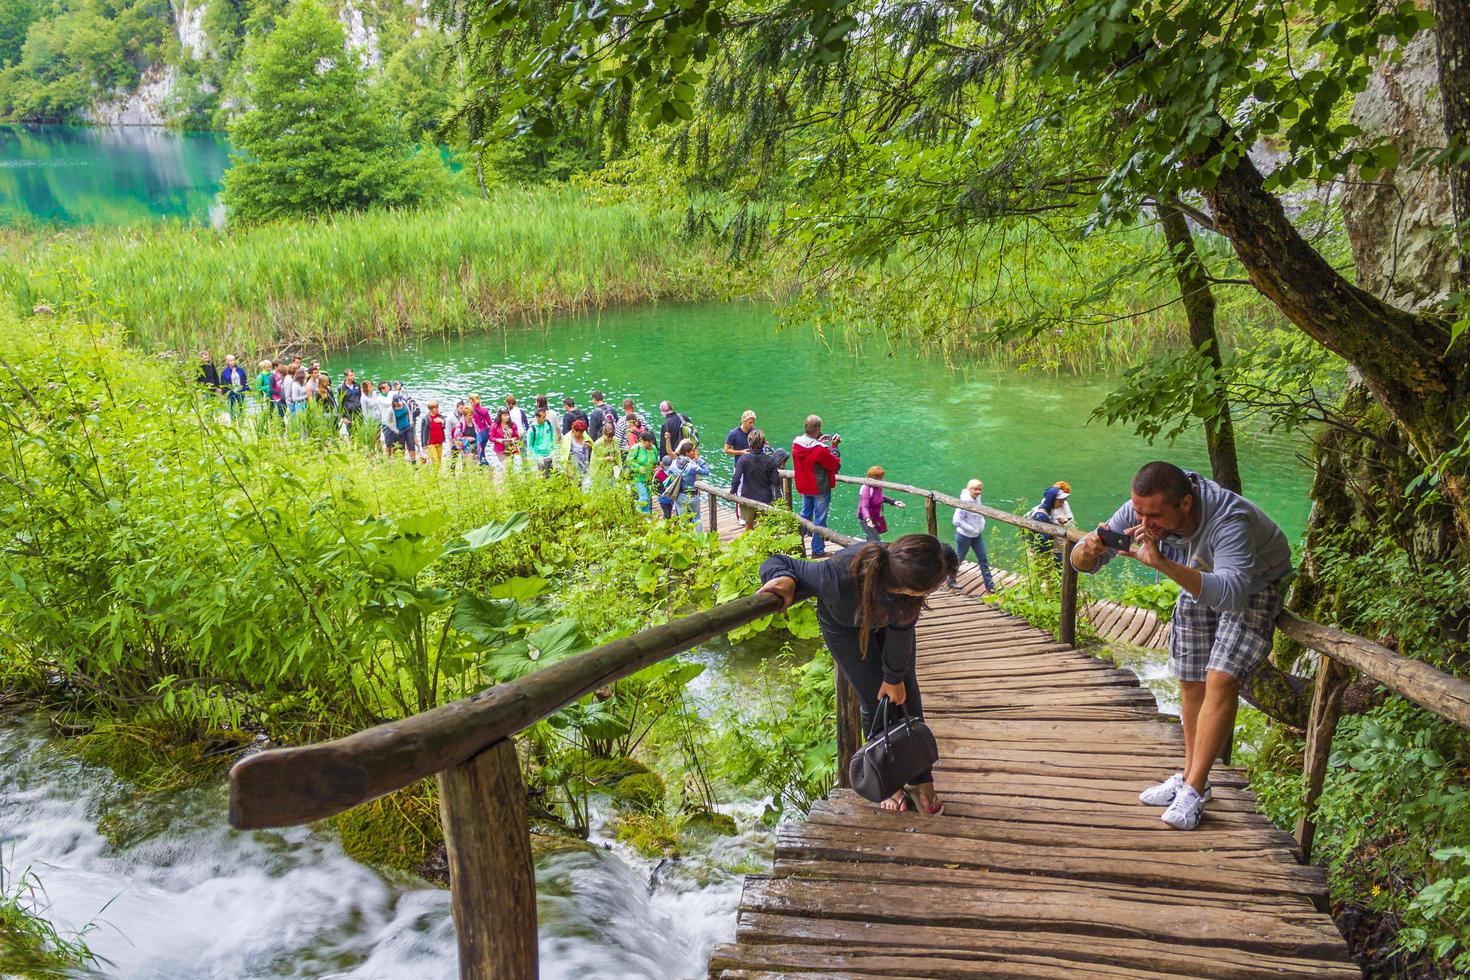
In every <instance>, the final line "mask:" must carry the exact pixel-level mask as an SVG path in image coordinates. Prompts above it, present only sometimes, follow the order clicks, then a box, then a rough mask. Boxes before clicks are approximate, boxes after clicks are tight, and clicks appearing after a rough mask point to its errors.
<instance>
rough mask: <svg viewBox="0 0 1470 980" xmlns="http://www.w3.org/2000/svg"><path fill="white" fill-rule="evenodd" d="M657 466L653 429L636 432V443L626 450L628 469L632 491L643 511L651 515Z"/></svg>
mask: <svg viewBox="0 0 1470 980" xmlns="http://www.w3.org/2000/svg"><path fill="white" fill-rule="evenodd" d="M657 468H658V450H657V449H655V448H653V430H652V429H643V430H641V431H640V432H639V433H638V444H637V445H636V446H634V447H633V448H632V449H631V450H629V451H628V471H629V473H630V474H631V475H632V478H633V492H634V493H635V494H636V495H637V497H638V507H639V509H641V510H642V511H643V513H645V514H648V515H649V516H652V515H653V487H654V486H655V485H656V484H655V483H654V482H653V472H654V470H655V469H657Z"/></svg>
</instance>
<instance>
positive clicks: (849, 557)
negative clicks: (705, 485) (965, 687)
mask: <svg viewBox="0 0 1470 980" xmlns="http://www.w3.org/2000/svg"><path fill="white" fill-rule="evenodd" d="M750 455H752V456H754V455H756V454H755V453H751V454H750ZM959 564H960V560H959V556H958V555H956V554H955V552H954V549H953V548H951V547H950V546H949V545H947V544H943V543H941V542H940V541H938V540H937V539H935V538H932V537H930V536H929V535H927V534H906V535H904V536H903V537H901V538H899V539H898V540H897V541H894V542H891V543H889V542H883V541H870V542H867V543H865V544H855V545H850V546H848V547H846V548H843V549H842V550H841V551H839V552H837V553H836V554H835V555H832V556H831V557H830V558H828V559H826V560H825V561H804V560H802V559H800V558H793V557H791V556H790V555H772V556H771V557H770V558H767V559H766V560H765V563H764V564H762V565H761V571H760V576H761V581H762V582H763V583H764V584H763V585H762V586H761V591H762V592H772V593H775V594H776V595H778V596H780V597H781V598H782V599H783V600H785V603H786V606H783V607H782V608H783V609H784V608H786V607H787V606H790V605H791V603H792V602H796V601H799V600H801V599H808V598H812V597H815V598H816V600H817V624H818V625H819V626H820V627H821V628H822V639H823V640H825V641H826V644H827V649H828V650H830V651H832V659H833V660H835V661H836V662H837V669H838V670H840V671H842V676H843V677H845V678H846V679H847V682H848V683H849V684H851V685H852V687H853V690H854V691H856V692H857V696H858V703H859V706H860V707H861V709H862V718H863V731H865V732H866V731H869V730H870V729H871V727H872V723H873V713H874V712H875V711H876V710H877V708H878V701H879V699H880V698H884V697H886V698H888V700H889V701H890V702H891V703H893V704H897V705H905V706H906V707H907V709H908V713H909V714H910V715H913V716H915V717H919V716H922V715H923V711H924V706H923V702H922V701H921V700H920V697H919V679H918V676H917V675H916V674H915V672H914V650H915V645H914V644H915V640H914V624H915V623H916V622H917V621H918V618H919V613H920V611H922V610H923V608H924V605H925V603H924V600H925V598H926V597H927V596H928V595H929V594H930V593H932V592H933V591H934V590H935V589H937V588H939V587H940V586H941V585H943V584H944V582H945V581H946V580H947V579H948V578H949V577H950V576H951V575H953V574H954V573H955V571H956V569H958V568H959ZM912 790H913V792H912V795H910V793H909V792H908V789H907V788H906V789H905V790H902V791H900V792H898V793H895V794H894V795H893V796H892V797H891V798H890V799H887V800H885V801H883V803H882V804H881V806H882V808H883V809H885V810H908V809H912V808H914V807H915V806H917V807H918V808H919V809H921V810H922V811H924V812H925V813H928V814H930V815H931V816H937V815H939V814H941V813H943V812H944V804H943V803H941V802H940V801H939V798H938V796H936V795H935V792H934V779H933V776H932V775H931V774H930V773H922V774H920V775H919V776H917V777H916V778H915V780H914V784H913V786H912Z"/></svg>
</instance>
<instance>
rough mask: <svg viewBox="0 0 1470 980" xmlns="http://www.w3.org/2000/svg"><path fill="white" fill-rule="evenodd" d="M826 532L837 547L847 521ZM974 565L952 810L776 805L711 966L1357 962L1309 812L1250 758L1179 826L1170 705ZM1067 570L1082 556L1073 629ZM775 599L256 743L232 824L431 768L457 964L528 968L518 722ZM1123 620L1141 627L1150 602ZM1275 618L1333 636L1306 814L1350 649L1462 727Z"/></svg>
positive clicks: (377, 787)
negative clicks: (313, 731) (760, 870)
mask: <svg viewBox="0 0 1470 980" xmlns="http://www.w3.org/2000/svg"><path fill="white" fill-rule="evenodd" d="M853 482H857V481H853ZM885 488H892V489H896V490H898V491H900V492H918V493H927V494H929V500H928V505H927V507H928V511H929V523H930V527H931V528H933V527H934V503H935V501H936V500H940V501H943V502H948V501H949V500H950V499H952V498H945V497H943V496H942V495H939V494H935V493H933V492H930V491H923V490H919V489H918V488H906V487H903V486H901V485H894V484H886V485H885ZM703 489H704V490H705V492H706V493H707V494H708V495H709V500H708V503H707V505H706V506H707V507H708V510H707V511H706V520H708V521H710V522H712V523H723V525H724V526H723V527H722V528H719V530H721V531H722V532H723V533H724V534H726V535H728V534H730V533H731V530H732V527H733V525H734V523H735V522H734V520H733V517H734V515H733V513H731V512H729V511H727V510H725V509H724V508H723V507H719V506H718V505H717V504H716V501H715V498H716V497H724V498H728V497H729V495H728V494H725V493H723V492H721V491H719V490H718V489H716V488H713V487H708V486H705V487H703ZM955 503H961V502H959V501H955ZM974 509H979V510H981V512H982V513H984V514H985V515H986V516H988V517H991V518H993V519H1000V520H1002V521H1003V522H1004V523H1008V524H1013V525H1017V526H1020V527H1025V528H1027V529H1028V530H1033V531H1034V530H1041V531H1042V532H1043V533H1051V534H1054V535H1056V536H1058V537H1059V538H1064V539H1065V538H1066V537H1067V535H1066V532H1063V531H1060V530H1059V529H1055V528H1052V529H1051V530H1047V529H1046V528H1045V527H1044V526H1032V522H1028V521H1026V520H1025V519H1024V518H1017V517H1015V516H1014V515H1009V514H1003V513H1001V512H998V511H993V510H991V509H990V508H983V509H981V508H978V507H976V508H974ZM707 526H708V525H707ZM812 530H813V531H815V532H816V533H821V534H823V535H824V536H825V537H828V538H829V539H832V540H833V543H834V544H842V543H845V542H846V541H848V540H851V539H847V538H845V537H844V536H842V535H840V534H836V533H835V532H831V531H829V530H826V529H820V530H817V529H812ZM1064 543H1065V544H1066V545H1067V547H1068V548H1070V542H1069V541H1066V542H1064ZM974 574H976V573H974V572H973V571H972V570H971V571H967V574H966V576H964V577H962V578H961V582H960V585H961V587H960V589H959V590H950V589H944V590H941V593H940V594H937V595H936V596H934V597H933V598H932V600H931V607H932V608H931V609H930V610H929V611H928V612H926V613H925V614H924V615H923V616H922V617H921V619H920V622H919V627H918V631H919V642H918V651H919V653H918V671H919V676H920V680H921V683H922V685H923V689H924V703H925V714H926V719H927V720H928V721H929V723H930V724H931V726H932V727H933V729H934V731H935V734H936V736H937V737H938V740H939V747H940V754H941V760H940V763H939V765H938V766H937V767H936V770H935V773H936V785H937V788H938V789H939V792H940V794H941V796H942V797H943V798H944V799H945V800H946V813H945V815H943V816H940V817H929V816H925V815H920V814H916V813H884V812H880V811H878V810H876V809H875V808H874V807H873V805H872V804H870V803H868V802H866V801H864V800H861V799H859V798H857V797H856V796H855V795H854V794H853V793H852V792H851V791H849V790H844V789H838V790H836V791H835V792H834V793H833V794H832V796H831V798H830V799H828V800H827V801H825V802H823V803H819V804H818V805H816V806H815V807H813V809H812V811H811V813H810V814H809V816H808V817H807V818H806V819H805V820H803V821H800V822H793V823H789V824H786V825H783V826H782V827H781V828H780V831H779V837H778V842H777V848H776V855H775V860H774V863H773V866H772V869H771V872H770V873H769V874H763V875H753V876H750V877H749V878H748V879H747V881H746V885H745V891H744V895H743V898H742V901H741V906H740V912H739V919H738V923H737V931H736V936H735V941H734V942H733V943H729V944H725V945H722V946H719V947H717V948H716V949H715V950H714V953H713V956H712V957H711V960H710V975H711V976H712V977H718V978H724V980H746V978H757V977H761V978H776V977H781V978H791V980H802V978H817V977H821V978H826V980H831V978H835V977H889V978H893V977H909V978H919V977H925V978H927V977H965V978H969V977H1023V976H1024V977H1042V976H1048V977H1049V976H1074V975H1083V976H1098V977H1144V976H1148V977H1222V978H1224V977H1231V978H1233V977H1266V976H1274V977H1293V976H1302V977H1305V976H1311V977H1348V976H1357V975H1359V970H1358V968H1357V966H1356V965H1355V964H1354V963H1353V961H1352V960H1351V958H1350V957H1349V954H1348V950H1347V947H1346V944H1345V943H1344V941H1343V939H1342V937H1341V935H1340V934H1339V933H1338V930H1337V927H1336V926H1335V925H1334V923H1333V921H1332V919H1331V918H1330V916H1328V914H1327V913H1326V911H1325V908H1326V884H1325V882H1324V880H1323V877H1322V873H1321V872H1320V870H1318V869H1317V868H1315V867H1313V866H1311V865H1310V864H1307V863H1306V861H1305V858H1306V856H1307V855H1308V854H1309V853H1310V848H1311V833H1312V824H1311V821H1310V820H1306V821H1304V822H1303V824H1302V825H1301V826H1299V827H1298V831H1297V834H1296V836H1295V837H1293V836H1292V835H1289V834H1287V833H1285V832H1283V831H1281V830H1278V829H1276V828H1275V827H1273V826H1272V825H1271V824H1270V823H1269V822H1268V821H1267V820H1266V819H1265V817H1263V816H1262V815H1260V814H1259V813H1258V812H1256V808H1255V803H1254V800H1253V798H1252V796H1251V794H1250V792H1249V791H1248V790H1247V789H1246V787H1245V780H1244V777H1243V775H1242V774H1241V773H1240V771H1238V770H1234V769H1230V768H1228V767H1222V768H1217V769H1216V771H1215V773H1214V780H1215V783H1214V786H1215V797H1214V800H1213V801H1212V802H1211V803H1210V804H1209V805H1208V806H1207V808H1206V810H1205V817H1204V820H1203V821H1202V822H1201V824H1200V826H1199V828H1198V829H1197V830H1195V831H1193V832H1188V833H1181V832H1176V831H1172V830H1170V829H1169V828H1168V827H1167V826H1166V825H1165V824H1164V823H1163V822H1162V821H1161V820H1160V819H1159V812H1160V811H1158V810H1156V809H1153V808H1149V807H1145V806H1142V805H1140V804H1139V803H1138V800H1137V794H1138V792H1139V790H1140V789H1141V788H1142V787H1143V786H1145V785H1147V784H1148V783H1149V782H1150V781H1153V780H1156V779H1158V778H1161V777H1162V776H1164V775H1167V774H1168V773H1169V772H1171V771H1174V769H1176V768H1177V765H1178V761H1179V759H1180V756H1181V751H1182V749H1181V738H1182V736H1181V734H1180V730H1179V727H1178V726H1177V724H1174V723H1172V722H1171V721H1170V720H1169V719H1166V718H1165V717H1164V716H1161V715H1160V714H1159V713H1158V710H1157V707H1156V705H1155V702H1154V699H1153V696H1152V695H1151V694H1149V693H1148V692H1147V691H1145V690H1142V689H1141V688H1140V687H1139V686H1138V682H1137V680H1136V679H1135V678H1134V677H1133V675H1132V674H1130V673H1128V672H1126V671H1121V670H1117V669H1115V668H1113V667H1112V666H1110V665H1109V664H1107V663H1106V662H1104V661H1101V660H1098V659H1096V658H1094V657H1092V656H1090V655H1088V654H1086V653H1083V652H1080V651H1078V650H1076V649H1074V648H1073V645H1072V643H1071V642H1063V639H1062V638H1054V637H1052V636H1051V635H1050V634H1047V633H1044V632H1042V631H1041V630H1038V629H1036V628H1034V627H1032V626H1030V625H1028V624H1027V623H1025V622H1024V621H1022V620H1019V619H1016V618H1014V617H1011V616H1008V615H1006V614H1005V613H1003V612H1001V611H1000V610H998V609H997V608H995V607H994V606H993V605H991V604H988V603H985V602H983V601H981V600H980V599H979V598H977V597H976V596H974V595H972V594H969V593H971V592H973V591H974V584H973V582H972V580H971V579H970V577H969V576H971V575H974ZM1075 584H1076V583H1075V575H1070V576H1065V577H1064V595H1063V610H1064V615H1063V621H1062V628H1061V630H1060V632H1061V633H1064V634H1065V633H1070V632H1071V631H1070V630H1069V628H1068V619H1067V615H1068V614H1067V608H1066V607H1067V604H1068V603H1067V595H1066V594H1065V593H1066V590H1067V589H1071V590H1072V591H1071V596H1072V600H1071V607H1072V608H1071V615H1074V616H1075V614H1076V602H1075ZM778 607H779V600H777V599H776V598H775V597H774V596H771V595H769V594H761V593H758V594H756V595H751V596H745V597H741V598H737V599H734V600H732V601H728V602H725V603H723V604H722V605H720V606H717V607H716V608H714V609H712V610H709V611H706V612H702V613H696V614H694V615H692V616H688V617H685V618H683V619H680V620H676V621H674V622H671V623H667V624H665V625H662V626H659V627H655V628H653V629H650V630H647V631H645V632H643V633H639V634H635V635H634V636H630V637H625V638H624V639H621V640H617V641H614V642H612V643H609V644H606V645H604V646H602V647H599V648H597V649H595V650H591V651H588V652H587V653H585V654H581V655H579V656H577V657H573V658H570V659H568V660H564V661H561V662H560V663H557V664H555V665H553V666H550V667H547V668H544V669H543V670H541V671H539V672H537V673H535V674H532V675H529V676H527V677H524V678H521V679H519V680H517V681H514V682H511V683H508V684H502V685H498V686H496V687H494V688H491V689H489V690H487V691H485V692H482V693H481V694H479V695H476V696H474V697H472V698H467V699H465V700H463V701H459V702H454V703H452V704H448V705H444V706H441V707H439V708H435V709H432V710H430V711H428V712H424V713H422V714H419V715H415V716H413V717H411V718H407V719H404V720H402V721H399V722H392V723H388V724H385V725H380V726H378V727H377V728H374V729H369V730H367V731H364V732H359V733H357V734H355V735H350V736H347V737H346V738H342V739H337V740H335V741H332V742H326V743H321V744H318V745H310V746H302V747H297V748H287V749H277V750H273V751H269V752H262V753H260V754H258V755H255V756H251V757H249V758H246V759H244V760H242V761H241V762H239V763H237V764H236V766H235V768H234V770H232V772H231V776H230V781H231V807H230V819H231V823H232V824H234V826H236V827H239V828H252V827H271V826H286V825H290V824H297V823H304V822H308V821H310V820H315V819H320V818H322V817H326V816H330V815H331V814H333V813H339V812H341V811H343V810H346V809H348V808H350V807H352V806H356V805H358V804H360V803H363V802H366V801H368V800H371V799H373V798H375V797H378V796H381V795H383V794H385V793H389V792H392V791H394V790H396V789H399V788H402V787H404V786H407V785H409V784H411V783H413V782H415V781H416V780H418V779H421V778H424V777H425V776H428V775H434V774H437V775H438V778H439V784H440V796H441V805H442V809H443V818H444V828H445V837H446V840H447V842H448V851H449V863H450V876H451V887H452V892H453V910H454V918H455V924H456V929H457V932H458V937H459V951H460V972H461V976H463V977H473V978H514V980H523V978H531V977H534V976H535V975H536V973H537V932H536V895H535V879H534V874H533V868H532V863H531V852H530V843H529V838H528V835H527V823H526V813H525V805H524V789H523V787H522V784H521V778H520V769H519V762H518V759H517V756H516V752H515V749H514V743H513V742H512V740H511V739H512V736H514V735H515V734H516V733H517V732H519V731H520V730H522V729H523V728H525V727H526V726H528V725H530V724H532V723H533V722H535V721H537V720H539V719H541V718H545V717H547V716H549V715H550V714H552V713H554V712H555V711H558V710H560V709H561V708H562V707H564V706H566V705H567V704H570V703H572V702H574V701H576V700H577V699H579V698H581V697H584V696H586V695H587V694H590V693H592V692H594V691H596V690H598V689H600V688H602V687H605V686H606V685H607V684H610V683H612V682H613V681H615V680H617V679H619V678H621V677H626V676H628V675H630V674H632V673H634V672H636V671H637V670H639V669H641V668H643V667H646V666H648V665H650V664H652V663H656V662H658V661H660V660H663V659H665V658H667V657H669V656H672V655H674V654H676V653H679V652H681V651H683V650H687V649H690V648H692V647H694V646H696V645H698V644H699V643H702V642H704V641H705V640H708V639H710V638H712V637H714V636H717V635H720V634H722V633H725V632H728V631H729V630H731V629H734V628H735V627H737V626H740V625H742V624H744V623H748V622H751V621H753V620H755V619H759V618H761V617H763V616H767V615H770V614H771V613H773V612H774V611H775V610H776V609H777V608H778ZM1100 614H1101V615H1103V616H1109V617H1115V618H1118V619H1120V620H1121V617H1122V616H1123V615H1124V614H1123V613H1119V612H1117V611H1116V610H1113V609H1110V608H1104V609H1102V610H1101V613H1100ZM1129 624H1130V625H1129V628H1130V629H1132V630H1134V631H1135V633H1136V634H1137V635H1142V632H1143V631H1144V628H1145V627H1144V625H1143V624H1142V623H1141V622H1140V621H1138V620H1137V617H1136V616H1135V617H1133V618H1132V619H1130V620H1129ZM1156 625H1157V624H1155V626H1156ZM1279 626H1280V628H1281V629H1282V630H1283V632H1287V633H1288V634H1289V635H1291V636H1292V637H1293V638H1295V639H1298V640H1299V641H1300V642H1303V643H1304V644H1307V645H1308V646H1310V647H1311V648H1312V649H1315V650H1317V651H1319V653H1320V654H1321V657H1320V666H1319V669H1318V671H1317V687H1316V692H1315V696H1314V701H1313V708H1312V721H1311V725H1310V727H1309V729H1308V733H1307V743H1308V750H1307V759H1306V765H1305V768H1306V776H1307V779H1306V782H1307V786H1306V801H1305V803H1306V810H1307V812H1308V813H1309V814H1310V812H1311V809H1312V807H1313V805H1314V804H1315V800H1316V797H1317V794H1318V793H1319V792H1320V790H1321V786H1322V778H1323V773H1324V772H1325V768H1326V763H1327V750H1328V749H1329V748H1330V744H1331V738H1332V731H1333V728H1334V727H1335V724H1336V718H1337V712H1338V705H1339V704H1340V699H1341V694H1342V687H1343V684H1344V682H1345V679H1346V668H1349V667H1351V668H1354V669H1357V670H1359V671H1361V672H1363V673H1364V674H1366V675H1368V676H1370V677H1372V678H1374V679H1376V680H1378V681H1380V682H1382V683H1384V684H1385V686H1388V687H1390V688H1391V689H1393V690H1395V691H1397V692H1398V693H1400V694H1403V695H1404V696H1406V697H1409V698H1411V699H1412V700H1415V701H1416V702H1418V703H1420V704H1422V705H1424V706H1426V707H1429V708H1430V709H1431V710H1435V711H1437V712H1439V713H1441V714H1443V715H1444V716H1446V717H1450V718H1453V719H1454V720H1456V721H1458V722H1460V723H1461V724H1464V725H1470V684H1467V683H1465V682H1463V681H1460V680H1457V679H1455V678H1452V677H1449V676H1448V675H1446V674H1443V673H1442V672H1439V671H1437V670H1434V669H1433V668H1431V667H1429V666H1428V665H1426V664H1422V663H1419V662H1417V661H1412V660H1409V659H1408V658H1405V657H1403V656H1401V655H1399V654H1397V653H1395V652H1393V651H1391V650H1388V649H1386V648H1384V647H1382V646H1379V645H1378V644H1375V643H1372V642H1370V641H1368V640H1365V639H1363V638H1361V637H1354V636H1351V635H1350V634H1346V633H1343V632H1341V631H1338V630H1334V629H1331V628H1329V627H1324V626H1320V625H1318V624H1315V623H1308V622H1306V621H1303V620H1299V619H1296V618H1295V617H1290V616H1287V617H1284V618H1283V620H1282V622H1281V623H1280V624H1279ZM1130 635H1132V634H1130ZM1065 639H1066V640H1067V641H1070V639H1071V637H1070V636H1068V637H1065ZM838 687H839V693H838V718H837V725H838V740H839V757H840V759H845V757H847V756H849V755H850V753H851V752H852V750H853V749H854V748H855V747H856V744H857V743H856V739H857V737H858V736H857V732H856V730H855V729H856V724H855V717H854V716H855V713H856V711H855V709H856V705H855V703H854V701H853V698H852V694H851V691H850V690H847V689H846V685H845V684H841V683H839V685H838Z"/></svg>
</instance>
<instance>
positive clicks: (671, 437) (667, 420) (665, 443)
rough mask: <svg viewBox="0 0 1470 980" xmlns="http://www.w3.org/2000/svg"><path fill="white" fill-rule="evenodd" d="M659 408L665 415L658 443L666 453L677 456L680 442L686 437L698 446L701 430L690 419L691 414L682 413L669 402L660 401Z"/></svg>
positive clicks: (659, 431)
mask: <svg viewBox="0 0 1470 980" xmlns="http://www.w3.org/2000/svg"><path fill="white" fill-rule="evenodd" d="M658 410H659V412H660V413H662V414H663V417H664V424H663V426H662V427H660V429H659V430H658V433H659V435H658V444H659V448H661V449H662V450H663V451H664V454H665V455H668V456H677V455H678V449H679V443H681V442H683V441H684V440H685V439H688V440H689V441H690V442H692V443H694V445H695V447H696V448H697V447H698V446H699V432H698V430H697V429H695V428H694V423H693V422H691V421H689V416H687V415H680V414H679V413H678V412H676V411H674V406H673V405H671V404H669V403H668V402H662V403H660V404H659V406H658Z"/></svg>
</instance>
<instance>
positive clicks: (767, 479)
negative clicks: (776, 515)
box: [730, 453, 781, 504]
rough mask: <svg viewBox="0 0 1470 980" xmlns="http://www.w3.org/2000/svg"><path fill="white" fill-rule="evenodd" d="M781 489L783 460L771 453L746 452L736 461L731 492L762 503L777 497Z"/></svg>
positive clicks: (731, 481) (731, 480)
mask: <svg viewBox="0 0 1470 980" xmlns="http://www.w3.org/2000/svg"><path fill="white" fill-rule="evenodd" d="M780 490H781V462H780V460H778V459H777V458H776V457H775V456H774V455H772V454H770V453H746V454H745V455H744V456H741V457H740V458H739V459H737V460H736V461H735V475H734V476H733V477H732V478H731V479H730V492H731V493H735V494H739V495H740V496H742V497H748V498H749V499H751V500H754V501H756V502H757V503H761V504H768V503H770V502H771V501H773V500H775V499H776V494H778V493H780Z"/></svg>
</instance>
